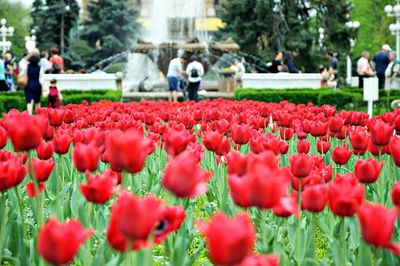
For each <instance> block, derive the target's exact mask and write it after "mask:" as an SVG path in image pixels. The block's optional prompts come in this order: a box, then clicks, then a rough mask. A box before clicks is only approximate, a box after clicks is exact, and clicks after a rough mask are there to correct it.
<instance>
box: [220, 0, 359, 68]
mask: <svg viewBox="0 0 400 266" xmlns="http://www.w3.org/2000/svg"><path fill="white" fill-rule="evenodd" d="M350 11H351V6H350V5H349V4H348V1H347V0H339V1H338V0H314V1H307V0H281V1H280V2H279V3H277V2H276V1H274V0H244V1H243V0H230V1H227V3H226V4H225V5H224V11H223V13H222V16H221V18H222V20H223V21H224V22H225V23H226V27H225V28H224V29H222V33H223V36H224V37H231V38H233V39H234V40H235V41H236V42H237V43H238V44H239V45H240V46H241V48H242V50H243V51H244V52H245V53H249V54H252V55H256V56H258V57H260V58H261V59H262V60H264V61H267V62H268V61H271V60H272V57H273V54H274V53H275V52H276V51H286V50H288V51H292V52H294V53H295V54H297V55H298V57H297V58H296V62H297V64H298V65H299V66H301V68H302V69H303V70H305V71H310V72H315V71H317V70H318V66H319V64H320V63H323V62H324V61H323V60H324V58H323V55H324V51H322V50H321V49H320V47H319V46H318V38H319V33H318V29H319V27H321V26H324V28H325V30H326V32H327V38H326V40H325V43H324V44H325V47H324V49H326V50H328V49H329V50H333V51H340V52H343V53H345V52H348V51H349V50H350V38H351V32H350V29H348V28H347V27H346V26H345V23H346V22H347V21H348V20H349V16H350V15H349V13H350ZM259 70H261V71H262V70H263V69H259Z"/></svg>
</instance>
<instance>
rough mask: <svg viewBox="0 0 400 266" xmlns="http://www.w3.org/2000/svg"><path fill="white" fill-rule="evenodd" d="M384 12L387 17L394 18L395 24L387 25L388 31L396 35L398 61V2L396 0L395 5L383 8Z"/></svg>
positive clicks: (399, 36) (399, 54) (399, 38)
mask: <svg viewBox="0 0 400 266" xmlns="http://www.w3.org/2000/svg"><path fill="white" fill-rule="evenodd" d="M385 12H386V15H387V16H388V17H391V18H396V23H394V24H390V25H389V30H390V31H391V32H392V34H395V35H396V55H397V60H400V0H396V5H394V6H391V5H387V6H385Z"/></svg>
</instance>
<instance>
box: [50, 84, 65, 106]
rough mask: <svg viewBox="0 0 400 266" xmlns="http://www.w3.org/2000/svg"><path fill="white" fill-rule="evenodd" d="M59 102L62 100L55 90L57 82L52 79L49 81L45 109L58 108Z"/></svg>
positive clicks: (59, 93) (58, 92)
mask: <svg viewBox="0 0 400 266" xmlns="http://www.w3.org/2000/svg"><path fill="white" fill-rule="evenodd" d="M61 100H62V95H61V92H60V91H59V90H58V89H57V80H56V79H52V80H51V81H50V87H49V95H48V98H47V107H49V108H58V107H60V105H61Z"/></svg>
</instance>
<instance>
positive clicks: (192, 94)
mask: <svg viewBox="0 0 400 266" xmlns="http://www.w3.org/2000/svg"><path fill="white" fill-rule="evenodd" d="M190 62H191V63H190V64H189V65H188V66H187V68H186V75H187V76H188V80H189V86H188V97H189V100H190V101H196V102H197V101H199V94H198V90H199V87H200V83H201V79H202V77H203V75H204V68H203V65H202V64H201V63H200V62H199V61H198V58H197V56H195V55H193V56H192V57H191V58H190Z"/></svg>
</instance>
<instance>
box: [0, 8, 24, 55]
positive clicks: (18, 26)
mask: <svg viewBox="0 0 400 266" xmlns="http://www.w3.org/2000/svg"><path fill="white" fill-rule="evenodd" d="M0 7H1V8H0V18H5V19H7V26H8V27H11V26H12V27H14V29H15V32H14V35H13V36H12V37H7V40H10V41H11V42H12V46H11V52H12V53H13V54H14V55H16V56H17V57H21V56H22V54H23V53H24V50H25V39H24V38H25V36H26V35H28V30H29V25H30V23H31V21H30V17H29V10H28V9H27V8H26V7H24V6H23V5H22V4H20V3H11V2H10V1H8V0H0Z"/></svg>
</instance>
